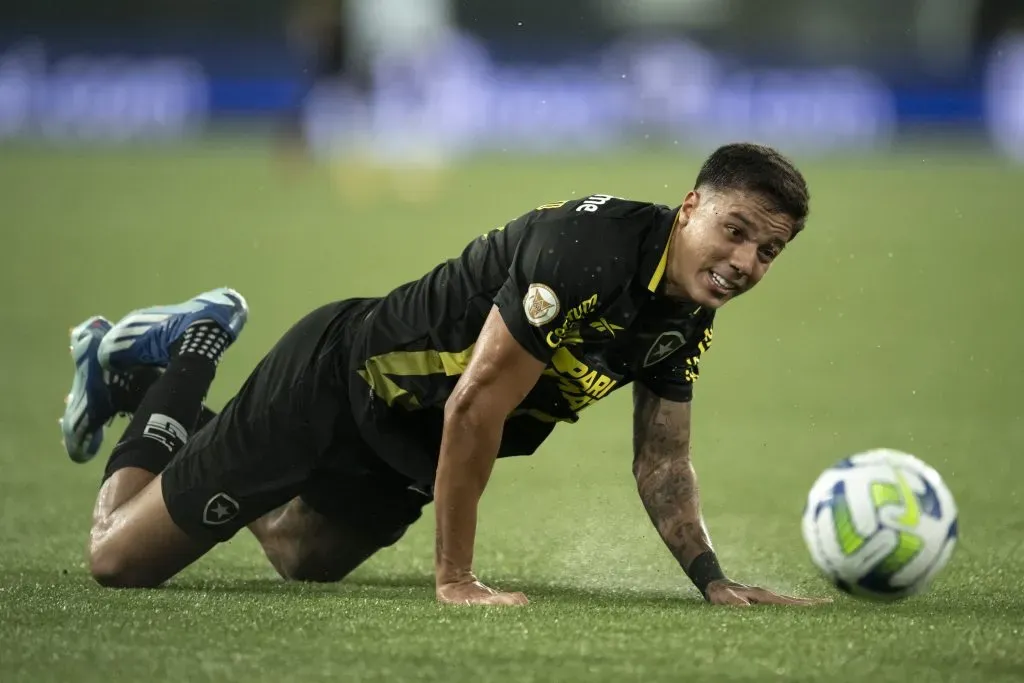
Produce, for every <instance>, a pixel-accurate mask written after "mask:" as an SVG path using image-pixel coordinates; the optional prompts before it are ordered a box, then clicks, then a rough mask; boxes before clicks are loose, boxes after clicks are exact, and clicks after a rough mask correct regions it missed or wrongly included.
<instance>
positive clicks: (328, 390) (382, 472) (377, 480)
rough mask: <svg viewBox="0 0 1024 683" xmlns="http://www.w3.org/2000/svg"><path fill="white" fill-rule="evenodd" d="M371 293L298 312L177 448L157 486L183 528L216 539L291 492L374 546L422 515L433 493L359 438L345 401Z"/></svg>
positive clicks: (396, 535)
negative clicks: (218, 408) (353, 347)
mask: <svg viewBox="0 0 1024 683" xmlns="http://www.w3.org/2000/svg"><path fill="white" fill-rule="evenodd" d="M372 304H373V301H372V300H366V299H349V300H345V301H338V302H335V303H332V304H328V305H326V306H323V307H321V308H318V309H316V310H314V311H313V312H311V313H310V314H308V315H307V316H305V317H304V318H302V319H301V320H300V321H299V322H298V323H296V324H295V325H294V326H293V327H292V328H291V329H290V330H289V331H288V332H287V333H285V335H284V336H283V337H282V338H281V339H280V341H278V343H277V344H276V345H275V346H274V347H273V349H271V351H270V352H269V353H268V354H267V355H266V356H265V357H264V358H263V360H262V361H261V362H260V363H259V364H258V365H257V366H256V368H255V369H254V370H253V371H252V373H251V374H250V375H249V378H248V379H247V380H246V382H245V383H244V384H243V386H242V388H241V389H240V390H239V391H238V393H237V394H236V395H235V397H234V398H232V399H231V400H230V401H229V402H228V404H227V405H226V406H225V407H224V410H223V412H221V413H220V414H219V415H217V416H216V417H215V418H214V419H213V420H211V421H210V422H209V423H208V424H207V425H205V426H204V427H203V428H202V429H201V430H199V431H198V432H197V433H196V434H195V435H194V436H193V437H192V438H191V439H190V440H189V441H188V443H186V444H185V446H184V447H182V449H181V450H180V451H179V452H178V453H177V454H176V455H175V457H174V458H173V459H172V460H171V462H170V464H169V465H168V466H167V468H166V469H165V470H164V472H163V477H162V490H163V497H164V502H165V503H166V505H167V509H168V511H169V512H170V515H171V518H172V519H173V520H174V522H175V524H177V525H178V526H179V527H181V529H182V530H184V531H185V533H187V534H188V535H189V536H191V537H193V538H195V539H197V540H200V541H206V542H220V541H225V540H228V539H229V538H231V537H232V536H234V534H236V533H237V532H238V531H239V530H240V529H241V528H243V527H244V526H246V525H248V524H249V523H251V522H253V521H255V520H256V519H258V518H259V517H261V516H263V515H264V514H266V513H268V512H270V511H272V510H274V509H275V508H277V507H279V506H281V505H283V504H285V503H287V502H288V501H290V500H291V499H293V498H295V497H296V496H301V497H302V498H303V500H304V501H305V502H306V503H308V504H309V505H310V507H312V508H313V509H314V510H316V511H317V512H319V513H321V514H323V515H325V516H326V517H328V518H330V519H336V520H339V522H341V523H344V525H345V526H346V528H349V529H352V530H354V531H355V532H357V533H359V534H360V535H361V536H363V537H364V538H366V539H367V540H368V541H370V542H372V543H376V544H377V546H378V547H385V546H388V545H391V544H393V543H395V542H396V541H398V539H399V538H401V537H402V535H403V534H404V533H405V531H406V529H407V528H408V527H409V526H410V525H411V524H412V523H413V522H415V521H416V520H417V519H419V517H420V516H421V514H422V508H423V506H425V505H426V504H427V503H429V502H430V501H431V498H430V497H428V496H427V495H424V494H423V493H421V492H419V491H418V490H415V489H413V488H410V484H411V483H412V482H411V480H409V479H408V478H407V477H404V476H402V475H400V474H399V473H398V472H396V471H394V470H393V469H391V468H390V467H388V466H387V465H386V464H385V463H384V461H383V460H382V459H381V458H379V457H377V454H375V453H374V452H373V450H372V449H371V448H370V447H369V446H368V445H367V444H366V443H365V442H364V441H363V439H362V438H361V437H360V434H359V429H358V427H357V424H356V422H355V419H354V418H353V414H352V410H351V407H350V403H349V398H348V383H349V381H350V378H349V377H348V376H347V375H346V373H347V370H346V368H347V367H348V359H347V353H346V351H347V348H346V347H347V344H348V342H349V340H350V339H351V338H352V335H353V332H354V330H355V329H356V327H357V326H358V325H359V323H360V321H361V320H362V319H363V318H364V317H365V315H366V313H367V311H368V310H369V309H370V307H371V306H372Z"/></svg>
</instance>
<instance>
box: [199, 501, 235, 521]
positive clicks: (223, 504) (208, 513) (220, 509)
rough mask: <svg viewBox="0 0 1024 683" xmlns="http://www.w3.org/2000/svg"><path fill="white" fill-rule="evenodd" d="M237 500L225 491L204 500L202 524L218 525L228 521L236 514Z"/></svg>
mask: <svg viewBox="0 0 1024 683" xmlns="http://www.w3.org/2000/svg"><path fill="white" fill-rule="evenodd" d="M238 507H239V506H238V501H236V500H235V499H234V498H232V497H231V496H229V495H228V494H226V493H218V494H216V495H215V496H213V497H212V498H210V500H208V501H206V507H205V508H203V524H205V525H207V526H218V525H220V524H226V523H227V522H230V521H231V520H232V519H234V518H235V516H236V515H237V514H238Z"/></svg>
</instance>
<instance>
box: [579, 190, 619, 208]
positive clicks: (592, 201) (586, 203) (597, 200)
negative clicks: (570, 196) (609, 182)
mask: <svg viewBox="0 0 1024 683" xmlns="http://www.w3.org/2000/svg"><path fill="white" fill-rule="evenodd" d="M613 199H617V197H614V196H612V195H610V194H593V195H590V196H589V197H587V198H586V199H584V200H583V201H582V202H581V203H580V205H579V206H577V207H576V211H578V212H583V213H594V212H595V211H597V210H598V209H600V208H601V207H602V206H604V205H605V204H607V203H608V202H610V201H611V200H613Z"/></svg>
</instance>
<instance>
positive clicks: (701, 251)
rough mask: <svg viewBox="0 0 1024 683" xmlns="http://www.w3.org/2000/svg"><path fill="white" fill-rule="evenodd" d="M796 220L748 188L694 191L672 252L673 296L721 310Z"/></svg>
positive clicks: (751, 280) (763, 267) (763, 266)
mask: <svg viewBox="0 0 1024 683" xmlns="http://www.w3.org/2000/svg"><path fill="white" fill-rule="evenodd" d="M793 227H794V224H793V220H792V219H791V218H790V217H789V216H785V215H783V214H779V213H773V212H772V211H771V210H770V209H769V208H768V206H767V205H766V203H765V202H764V200H763V199H762V198H761V197H759V196H758V195H755V194H748V193H745V192H732V191H726V192H715V191H702V192H699V193H698V192H690V193H689V194H687V195H686V199H685V200H684V201H683V205H682V210H681V211H680V214H679V218H678V220H677V223H676V226H675V228H674V230H675V234H674V236H673V238H672V247H671V248H670V250H669V263H668V265H667V273H666V274H667V280H668V287H669V294H674V295H677V296H682V297H684V298H686V299H689V300H690V301H693V302H695V303H698V304H701V305H702V306H708V307H711V308H718V307H719V306H721V305H723V304H724V303H725V302H727V301H729V300H730V299H735V298H736V297H737V296H739V295H740V294H743V293H744V292H747V291H749V290H750V289H751V288H753V287H754V285H756V284H757V283H758V282H760V281H761V278H763V277H764V275H765V273H767V272H768V268H769V267H770V266H771V265H772V262H773V261H774V260H775V259H776V258H777V257H778V255H779V254H780V253H781V252H782V249H783V248H784V247H785V246H786V243H787V242H789V240H790V238H791V237H792V235H793Z"/></svg>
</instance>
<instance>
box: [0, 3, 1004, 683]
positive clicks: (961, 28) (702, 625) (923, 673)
mask: <svg viewBox="0 0 1024 683" xmlns="http://www.w3.org/2000/svg"><path fill="white" fill-rule="evenodd" d="M348 4H349V5H351V6H350V7H347V8H344V9H343V8H342V6H341V5H340V4H339V3H338V2H337V0H335V1H334V2H333V3H325V4H323V5H321V6H316V5H314V4H313V3H305V4H300V3H296V4H289V5H284V4H282V3H280V2H272V1H270V0H247V1H246V2H242V1H241V0H220V1H219V2H216V3H209V2H199V1H196V0H177V1H176V2H166V1H163V0H160V1H154V2H149V3H132V2H127V1H125V0H96V1H95V2H91V3H87V4H83V3H72V2H70V1H69V0H60V1H57V2H50V3H19V4H14V3H5V4H4V6H3V7H2V9H0V139H2V140H0V207H2V209H3V210H2V213H0V226H2V227H0V234H2V235H3V249H2V250H0V265H2V268H0V283H2V287H3V292H4V294H5V297H4V305H3V311H4V323H5V327H6V329H5V333H4V335H3V337H2V341H0V354H2V358H3V361H2V363H0V376H2V379H3V382H2V385H3V386H4V388H5V390H6V391H5V392H4V394H3V396H2V397H0V679H2V680H4V681H33V682H35V681H49V680H64V681H87V680H97V681H98V680H103V681H120V680H125V681H128V680H138V679H140V678H147V679H149V680H153V681H157V680H184V679H189V680H208V681H217V682H223V681H229V680H230V681H235V680H238V681H247V682H248V681H263V680H266V681H280V680H346V681H348V680H380V681H383V680H389V681H390V680H435V679H446V680H451V681H456V680H467V681H468V680H495V681H504V680H510V681H511V680H517V681H525V680H579V679H583V678H586V679H588V680H645V681H654V680H679V679H681V678H684V677H685V678H687V679H692V680H727V679H728V680H766V679H776V680H822V679H825V678H826V677H829V678H834V679H835V680H873V681H884V680H905V679H906V678H909V677H911V676H916V677H927V678H928V679H929V680H936V681H938V680H979V681H981V680H984V681H1000V680H1005V681H1010V680H1020V679H1021V677H1022V676H1024V650H1022V649H1021V647H1020V642H1021V633H1022V631H1024V621H1022V619H1021V616H1020V615H1021V613H1022V609H1024V599H1022V598H1021V596H1020V588H1019V584H1020V581H1019V577H1020V575H1021V570H1020V567H1021V566H1022V565H1024V544H1022V542H1021V540H1020V538H1021V532H1022V531H1024V513H1022V512H1021V511H1020V510H1021V508H1020V503H1021V497H1020V484H1019V480H1020V475H1021V466H1020V457H1021V455H1020V453H1021V449H1022V446H1024V422H1022V417H1021V415H1022V411H1021V408H1020V395H1021V391H1022V390H1024V374H1022V373H1021V371H1020V364H1019V349H1020V348H1021V338H1022V335H1024V313H1022V308H1021V304H1020V297H1021V295H1022V294H1024V286H1022V284H1021V276H1020V275H1019V272H1018V270H1017V269H1018V266H1019V262H1020V257H1019V254H1020V251H1021V249H1022V247H1024V237H1022V234H1021V229H1020V225H1019V212H1020V209H1019V206H1020V204H1019V196H1020V189H1021V187H1022V182H1024V172H1022V170H1021V169H1020V167H1019V162H1021V161H1024V6H1022V4H1021V3H1020V2H1015V1H1011V0H1002V1H996V0H988V1H982V0H918V1H911V0H902V1H899V2H895V1H889V0H887V1H883V0H859V1H857V2H853V1H852V0H832V1H831V2H828V3H822V2H814V1H813V0H773V1H772V2H770V3H768V2H759V1H757V0H630V1H628V2H627V1H626V0H558V1H557V2H542V1H541V0H517V1H516V2H506V3H484V2H480V1H479V0H366V1H365V2H361V3H348ZM332 34H333V35H335V36H343V39H341V40H340V43H341V44H342V46H343V47H346V48H347V49H346V50H345V51H344V52H343V53H339V54H343V55H344V58H343V59H342V58H340V57H339V58H337V59H330V58H328V59H324V60H321V62H320V65H321V67H323V68H322V70H321V71H320V72H318V71H316V69H312V70H311V67H310V64H311V62H310V58H309V55H310V50H311V49H314V48H316V46H317V43H316V42H315V41H314V42H311V40H312V37H313V36H317V35H319V36H325V35H327V36H329V35H332ZM320 46H321V47H323V45H322V43H321V45H320ZM320 54H327V55H328V56H329V55H330V50H327V51H326V52H321V53H320ZM317 73H320V74H321V75H322V76H323V77H322V78H317V79H315V80H316V81H317V82H316V83H315V84H314V83H313V82H312V81H313V80H314V79H313V76H314V75H316V74H317ZM735 139H753V140H758V141H762V142H767V143H771V144H776V145H778V146H779V147H780V148H782V149H783V150H784V151H786V152H788V153H790V154H792V155H793V156H794V157H795V158H796V159H797V160H798V161H799V162H800V163H801V165H802V167H803V168H804V169H805V172H806V175H807V177H808V180H809V182H810V184H811V190H812V195H813V201H812V217H811V221H810V227H809V229H808V231H807V232H806V234H804V235H802V236H801V237H800V239H799V240H797V242H795V243H794V244H793V246H792V248H791V249H790V250H787V254H786V256H785V257H784V258H783V259H781V260H780V261H779V263H778V264H777V267H776V269H774V270H773V272H772V274H771V276H770V277H769V278H768V280H767V281H766V283H765V285H764V287H763V288H762V289H761V290H759V291H758V292H757V293H755V294H753V295H751V296H750V297H749V299H747V300H741V301H738V302H736V303H735V304H733V305H731V306H730V307H729V308H728V309H726V310H725V311H724V312H723V314H722V316H721V321H720V323H719V325H718V328H717V333H716V337H715V344H714V346H713V348H712V350H711V352H710V353H709V355H708V356H707V358H706V359H705V361H704V363H703V365H702V367H703V375H702V378H701V380H700V382H699V385H698V388H697V391H696V395H697V398H696V401H695V404H694V411H695V418H694V419H695V426H694V457H695V459H696V463H697V468H698V471H699V474H700V476H701V482H702V488H703V499H704V506H705V510H706V515H707V519H708V524H709V526H710V529H711V532H712V535H713V538H714V539H715V540H716V543H717V548H718V551H719V553H720V555H721V556H722V558H723V562H724V564H725V566H726V568H727V570H728V571H729V572H730V573H732V574H734V575H735V576H736V577H737V578H739V579H741V580H747V581H750V582H761V583H764V584H766V585H768V586H769V587H774V588H778V589H782V590H791V591H794V592H797V593H799V594H802V595H806V594H818V593H824V594H829V595H834V596H835V597H836V603H835V604H834V605H832V606H830V607H827V608H824V609H821V610H816V611H813V612H806V611H802V612H792V611H786V610H770V609H758V610H756V611H752V612H742V613H738V612H727V611H712V610H708V609H707V608H705V607H704V606H703V605H702V604H701V603H700V602H699V601H698V600H697V598H696V595H695V593H694V591H693V589H692V588H691V587H690V586H689V584H688V582H687V580H686V579H685V577H684V576H683V575H682V573H681V572H680V571H679V570H678V568H677V567H676V566H674V564H673V562H672V560H671V557H670V556H669V555H668V553H667V552H666V551H665V549H664V548H663V547H662V546H661V544H660V541H659V540H658V539H657V538H656V535H655V534H654V532H653V530H652V529H651V528H650V525H649V523H648V522H647V520H646V518H645V516H644V514H643V510H642V508H641V506H640V504H639V501H638V500H637V498H636V495H635V493H634V491H633V485H632V482H631V477H630V475H629V461H630V433H629V420H628V407H629V399H628V396H627V395H626V394H625V393H623V394H617V395H615V396H613V397H612V398H610V399H607V400H606V401H603V402H602V403H601V404H599V405H597V406H595V407H593V408H590V409H589V410H588V411H586V412H585V413H584V415H583V420H582V421H581V423H580V424H579V425H577V426H576V427H574V428H565V429H560V430H559V431H558V432H557V433H556V435H555V437H553V439H552V441H551V442H550V443H549V444H548V445H546V446H545V448H544V449H543V450H542V452H541V453H539V454H538V455H537V456H535V457H533V458H528V459H521V460H516V461H511V462H504V463H502V464H501V465H500V466H499V467H497V468H496V471H495V475H494V478H493V480H492V484H491V487H490V489H489V492H488V495H487V496H486V498H485V501H484V504H483V511H482V518H481V529H480V540H479V543H478V555H477V557H478V559H477V565H478V569H479V570H480V571H481V573H482V576H483V578H484V579H485V580H488V581H490V582H492V583H495V584H497V585H499V586H501V587H505V588H511V589H522V590H525V591H527V593H528V595H529V596H530V597H531V598H532V599H533V601H534V602H533V604H532V605H531V606H530V607H529V608H527V609H525V610H518V611H513V612H503V613H498V612H487V611H465V610H462V611H460V610H451V609H441V608H439V607H437V606H436V605H435V604H434V603H433V602H432V599H431V597H432V589H431V580H432V579H431V554H430V552H431V547H432V545H431V542H430V534H431V533H432V521H431V519H429V518H428V519H426V520H424V522H423V523H422V524H420V525H418V526H417V527H416V528H415V529H413V531H412V532H411V533H410V534H409V536H408V537H407V538H406V539H405V540H403V542H402V543H400V544H399V545H398V546H396V547H394V548H392V549H389V550H387V551H385V552H382V553H381V554H380V555H379V556H378V557H376V558H374V559H373V560H372V561H371V562H370V563H369V564H368V565H367V566H366V567H364V568H363V569H361V570H360V571H359V572H357V574H356V575H355V576H353V577H352V578H351V579H350V580H347V581H346V582H344V583H342V584H338V585H332V586H286V585H283V584H281V583H280V582H279V581H277V580H275V578H274V576H273V573H272V571H271V570H270V569H269V567H268V566H267V565H266V564H265V562H264V561H263V560H262V558H261V557H260V555H259V551H258V548H257V547H256V546H255V544H254V543H253V542H252V540H251V539H250V538H248V537H247V536H245V535H244V534H243V535H240V536H239V537H238V538H237V539H236V540H234V541H233V542H232V543H230V544H228V545H227V546H225V547H222V548H220V549H218V550H217V551H216V552H215V553H213V554H211V555H210V556H208V557H207V558H204V559H203V560H202V561H201V562H199V563H198V564H197V565H195V566H194V567H192V568H190V569H189V570H187V571H186V572H185V573H183V574H182V575H181V576H180V577H179V578H177V579H175V580H174V581H173V582H172V583H171V584H170V586H169V587H167V588H166V589H165V590H161V591H141V592H110V591H101V590H99V589H97V588H95V587H94V586H92V584H91V582H90V581H89V579H88V575H87V571H86V568H85V565H84V563H83V552H82V551H83V546H84V543H85V538H86V534H87V531H88V527H89V512H88V511H89V509H90V506H91V503H92V499H93V496H94V494H95V489H96V484H97V482H98V479H99V476H100V471H101V466H100V464H99V463H93V464H91V465H88V466H85V467H78V466H74V465H72V464H71V463H70V462H68V461H67V459H66V458H65V456H64V455H63V453H62V449H61V447H60V446H59V445H58V435H59V430H58V429H57V426H56V425H55V424H54V420H55V418H56V417H57V416H58V415H59V414H60V411H61V409H62V406H61V402H60V400H61V397H62V395H63V394H64V393H65V392H66V391H67V387H68V382H69V379H70V371H71V363H70V361H69V360H68V356H67V355H66V347H67V337H66V330H67V328H68V327H69V326H70V325H73V324H75V323H77V322H78V321H80V320H81V319H83V318H85V317H86V316H88V315H91V314H94V313H104V314H106V315H107V316H109V317H112V318H116V317H118V316H119V315H121V314H122V313H124V312H125V311H126V310H128V309H129V308H132V307H136V306H141V305H148V304H152V303H157V302H161V303H163V302H173V301H178V300H181V299H185V298H187V297H189V296H191V295H192V294H194V293H196V292H198V291H202V290H203V289H206V288H209V287H212V286H218V285H222V284H229V285H231V286H234V287H237V288H239V289H240V290H241V291H242V292H243V293H245V294H246V296H247V297H248V299H249V302H250V305H251V308H252V317H251V322H250V325H249V327H248V328H247V330H246V332H245V334H244V335H243V337H242V338H241V340H240V341H239V342H238V344H237V345H236V346H235V347H234V348H233V350H232V351H231V352H230V353H229V354H228V355H227V357H226V358H225V360H224V362H223V363H222V365H221V369H220V372H219V376H218V380H217V382H216V383H215V385H214V389H213V391H212V393H211V396H210V403H211V404H212V405H213V406H215V407H219V406H220V405H222V403H223V402H224V401H225V400H226V399H227V397H229V396H230V395H231V393H232V391H233V390H234V389H235V388H236V387H237V386H238V385H239V384H240V382H241V381H242V380H243V379H244V377H245V375H246V373H247V372H248V371H249V370H250V369H251V367H252V366H253V364H254V363H255V362H257V360H258V359H259V358H260V356H261V355H262V353H264V352H265V350H266V349H267V348H268V347H269V345H270V344H272V343H273V341H274V340H275V339H276V338H277V336H278V335H279V334H280V333H282V332H283V331H284V330H285V329H286V328H287V326H288V325H290V324H291V323H292V322H293V321H294V320H295V319H296V318H297V317H298V316H299V315H301V314H302V313H303V312H304V311H305V310H307V309H308V308H310V307H312V306H315V305H317V304H319V303H321V302H323V301H325V300H328V299H333V298H340V297H346V296H356V295H368V294H371V295H372V294H379V293H383V292H385V291H387V289H389V288H390V287H393V286H395V285H397V284H399V283H401V282H404V281H406V280H409V279H411V278H414V277H416V276H418V275H419V274H420V273H422V272H424V271H426V270H427V269H429V268H430V267H432V266H433V265H434V264H435V263H436V262H437V261H438V260H440V259H443V258H445V257H447V256H450V255H453V254H454V253H456V251H457V250H459V249H461V248H462V246H463V245H464V244H465V243H466V241H467V240H469V239H471V238H473V237H474V236H476V235H478V234H480V233H481V232H483V231H484V230H486V229H489V228H491V227H493V226H494V225H497V224H499V223H502V222H505V221H507V220H508V219H510V218H512V217H514V216H516V215H518V214H520V213H522V212H524V211H526V210H528V209H530V208H532V207H534V206H537V205H539V204H542V203H545V202H549V201H553V200H558V199H563V198H566V197H570V196H580V195H584V194H589V193H594V192H605V193H611V194H617V195H623V196H630V197H635V198H644V199H650V200H653V201H661V202H665V203H673V202H676V201H678V200H679V199H680V198H681V197H682V196H683V194H684V192H685V191H686V190H687V189H688V188H689V183H691V182H692V178H693V176H694V175H695V172H696V169H697V166H698V164H699V162H700V160H701V156H702V155H703V154H704V153H706V152H707V151H710V149H712V148H713V147H714V146H715V145H717V144H719V143H721V142H724V141H727V140H735ZM303 141H305V142H306V143H308V144H305V143H304V142H303ZM307 152H308V153H307ZM123 424H124V422H123V420H118V421H117V422H116V423H115V425H114V428H113V430H111V431H110V432H109V433H108V442H107V445H106V446H105V448H104V451H103V453H102V454H101V456H100V458H98V460H102V459H103V458H104V457H105V455H106V453H107V452H108V450H109V445H110V443H112V442H113V441H114V440H115V439H116V435H117V433H119V430H120V429H122V427H123ZM876 445H890V446H893V447H897V448H903V449H906V450H910V451H912V452H915V453H918V454H919V455H921V456H922V457H923V458H925V459H926V460H927V461H929V462H930V463H932V464H933V465H935V466H936V467H937V468H938V469H939V470H940V471H941V472H942V473H943V474H944V475H945V476H946V478H947V481H948V483H949V484H950V486H951V488H952V489H953V492H954V494H955V495H956V497H957V500H958V502H959V504H960V507H961V513H962V515H961V518H962V521H961V530H962V531H961V533H962V538H963V541H962V544H961V546H960V548H959V549H958V551H957V554H956V555H955V556H954V558H953V562H952V563H951V565H950V567H949V568H948V569H947V571H946V572H945V573H944V574H943V575H942V576H941V577H940V578H939V581H938V582H937V584H936V586H935V587H934V589H933V590H932V591H931V592H929V593H928V594H927V595H925V596H922V597H920V598H917V599H914V600H911V601H908V602H906V603H904V604H900V605H895V606H879V605H866V604H860V603H855V602H853V601H851V600H849V599H846V598H844V597H842V596H840V595H838V594H835V593H834V592H833V591H831V589H829V588H827V587H826V586H824V585H823V584H822V582H821V581H820V580H819V579H818V578H817V577H816V575H815V574H814V571H813V569H812V567H811V566H810V563H809V560H808V558H807V555H806V553H805V551H804V549H803V545H802V541H801V539H800V537H799V529H798V519H799V513H800V510H801V507H802V503H803V500H802V496H803V495H804V493H805V492H806V490H807V488H808V487H809V485H810V483H811V482H812V481H813V479H814V477H815V476H816V475H817V473H818V472H819V471H820V469H821V468H823V467H825V466H826V465H827V464H829V463H831V462H832V461H834V460H835V459H838V458H839V457H842V456H845V455H847V454H849V453H851V452H853V451H856V450H861V449H864V448H868V447H872V446H876Z"/></svg>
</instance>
